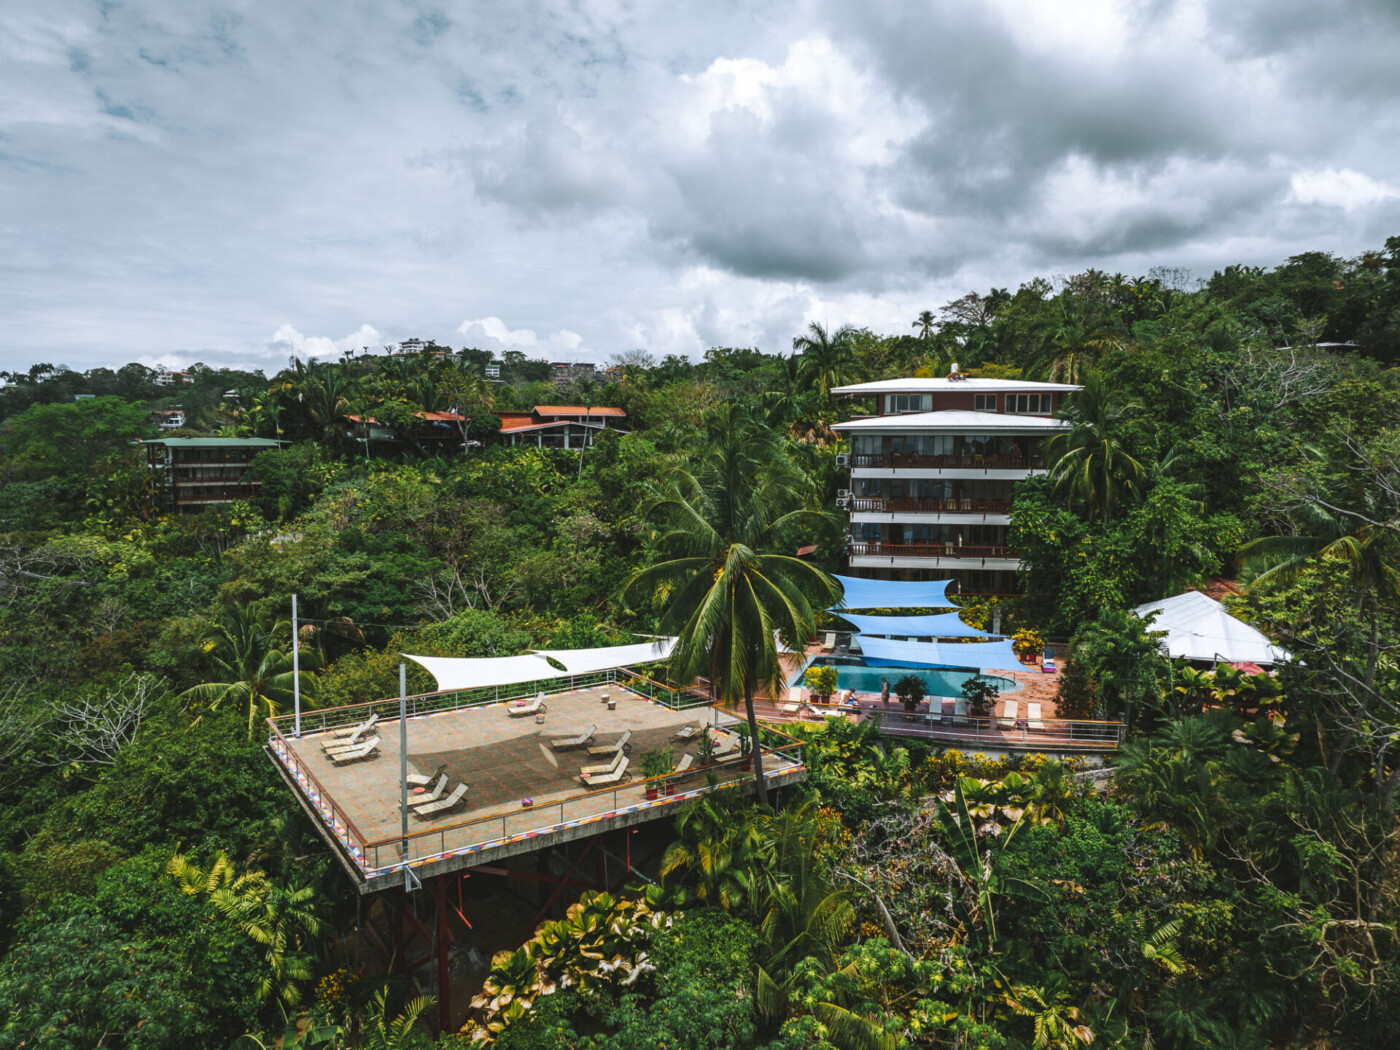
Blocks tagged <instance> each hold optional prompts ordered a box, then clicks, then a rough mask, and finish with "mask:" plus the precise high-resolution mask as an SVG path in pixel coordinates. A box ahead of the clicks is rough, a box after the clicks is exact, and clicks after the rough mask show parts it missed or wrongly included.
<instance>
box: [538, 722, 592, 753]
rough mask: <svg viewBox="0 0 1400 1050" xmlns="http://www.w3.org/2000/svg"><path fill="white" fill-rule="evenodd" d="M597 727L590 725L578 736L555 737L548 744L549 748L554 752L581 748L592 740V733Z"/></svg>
mask: <svg viewBox="0 0 1400 1050" xmlns="http://www.w3.org/2000/svg"><path fill="white" fill-rule="evenodd" d="M597 728H598V727H597V726H596V725H591V726H589V727H588V728H587V729H585V730H584V731H583V732H582V733H580V734H579V735H578V736H556V737H555V738H554V739H553V740H551V741H550V742H549V746H550V747H552V748H554V750H555V751H567V750H569V748H571V747H583V746H584V745H586V744H588V743H590V742H591V741H592V740H593V733H594V730H596V729H597Z"/></svg>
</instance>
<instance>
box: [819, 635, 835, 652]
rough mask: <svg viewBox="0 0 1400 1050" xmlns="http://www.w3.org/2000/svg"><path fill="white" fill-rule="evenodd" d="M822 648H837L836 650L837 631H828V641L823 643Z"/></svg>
mask: <svg viewBox="0 0 1400 1050" xmlns="http://www.w3.org/2000/svg"><path fill="white" fill-rule="evenodd" d="M822 647H823V648H825V649H835V648H836V632H835V631H827V632H826V641H825V642H824V643H823V645H822Z"/></svg>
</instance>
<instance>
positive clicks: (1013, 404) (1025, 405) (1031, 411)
mask: <svg viewBox="0 0 1400 1050" xmlns="http://www.w3.org/2000/svg"><path fill="white" fill-rule="evenodd" d="M1006 410H1007V411H1008V412H1017V413H1025V414H1027V415H1037V416H1040V415H1049V414H1050V412H1051V408H1050V395H1049V394H1007V395H1006Z"/></svg>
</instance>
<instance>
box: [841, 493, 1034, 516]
mask: <svg viewBox="0 0 1400 1050" xmlns="http://www.w3.org/2000/svg"><path fill="white" fill-rule="evenodd" d="M851 510H853V511H861V510H864V511H876V512H880V513H895V514H940V515H942V514H982V515H987V514H1008V513H1010V511H1011V501H1010V500H1000V499H886V498H884V497H883V496H852V497H851Z"/></svg>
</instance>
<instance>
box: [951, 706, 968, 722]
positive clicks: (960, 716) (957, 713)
mask: <svg viewBox="0 0 1400 1050" xmlns="http://www.w3.org/2000/svg"><path fill="white" fill-rule="evenodd" d="M968 721H969V720H968V717H967V701H966V700H954V701H953V725H955V726H965V725H967V724H968Z"/></svg>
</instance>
